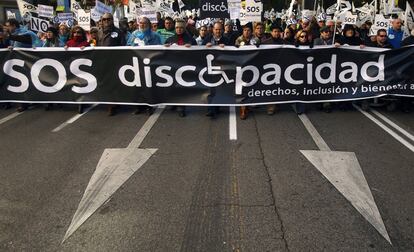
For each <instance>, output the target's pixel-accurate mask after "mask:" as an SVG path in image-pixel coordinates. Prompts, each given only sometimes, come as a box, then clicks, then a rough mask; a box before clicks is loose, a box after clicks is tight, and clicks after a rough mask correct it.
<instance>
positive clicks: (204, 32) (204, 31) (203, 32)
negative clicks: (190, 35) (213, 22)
mask: <svg viewBox="0 0 414 252" xmlns="http://www.w3.org/2000/svg"><path fill="white" fill-rule="evenodd" d="M206 36H207V26H205V25H202V26H201V27H200V29H199V30H198V37H197V38H196V39H195V40H196V42H197V45H199V46H200V45H202V44H203V41H204V39H205V38H206Z"/></svg>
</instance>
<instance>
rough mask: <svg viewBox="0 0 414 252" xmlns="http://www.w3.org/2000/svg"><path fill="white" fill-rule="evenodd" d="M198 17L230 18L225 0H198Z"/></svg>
mask: <svg viewBox="0 0 414 252" xmlns="http://www.w3.org/2000/svg"><path fill="white" fill-rule="evenodd" d="M200 18H230V13H229V12H228V6H227V0H200Z"/></svg>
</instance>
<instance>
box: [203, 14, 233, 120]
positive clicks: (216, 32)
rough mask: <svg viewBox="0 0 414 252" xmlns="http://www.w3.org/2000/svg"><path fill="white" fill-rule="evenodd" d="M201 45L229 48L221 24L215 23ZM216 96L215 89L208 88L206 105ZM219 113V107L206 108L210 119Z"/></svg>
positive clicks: (228, 42)
mask: <svg viewBox="0 0 414 252" xmlns="http://www.w3.org/2000/svg"><path fill="white" fill-rule="evenodd" d="M202 45H205V46H206V47H212V46H220V47H224V46H230V45H232V44H230V41H229V40H228V39H227V38H226V37H224V36H223V23H221V22H215V23H214V24H213V33H212V34H209V35H207V37H206V38H204V40H203V43H202ZM215 95H216V89H215V88H210V94H209V95H208V97H207V100H208V103H209V104H210V103H211V102H212V100H213V97H214V96H215ZM219 112H220V109H219V107H217V106H214V107H212V106H209V107H208V108H207V114H206V116H209V117H211V119H215V118H216V117H217V114H218V113H219Z"/></svg>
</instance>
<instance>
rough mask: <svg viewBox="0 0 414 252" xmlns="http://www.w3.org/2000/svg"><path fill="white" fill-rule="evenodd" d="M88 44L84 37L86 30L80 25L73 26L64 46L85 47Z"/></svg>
mask: <svg viewBox="0 0 414 252" xmlns="http://www.w3.org/2000/svg"><path fill="white" fill-rule="evenodd" d="M86 46H89V43H88V39H87V38H86V32H85V30H84V29H82V27H80V26H74V27H73V28H72V32H71V33H70V37H69V40H68V42H66V46H65V48H68V47H80V48H85V47H86Z"/></svg>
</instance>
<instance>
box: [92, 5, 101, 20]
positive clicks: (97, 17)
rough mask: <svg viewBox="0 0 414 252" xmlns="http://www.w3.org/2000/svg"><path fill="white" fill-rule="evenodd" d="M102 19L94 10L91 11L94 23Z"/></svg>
mask: <svg viewBox="0 0 414 252" xmlns="http://www.w3.org/2000/svg"><path fill="white" fill-rule="evenodd" d="M101 17H102V14H101V13H99V12H97V11H96V10H95V8H93V9H91V19H92V20H93V21H95V22H98V21H99V20H100V19H101Z"/></svg>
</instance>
